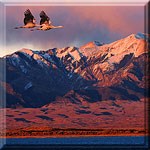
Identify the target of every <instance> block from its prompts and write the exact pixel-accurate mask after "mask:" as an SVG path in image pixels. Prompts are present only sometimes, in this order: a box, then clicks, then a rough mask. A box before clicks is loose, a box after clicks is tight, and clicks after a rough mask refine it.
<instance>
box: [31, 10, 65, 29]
mask: <svg viewBox="0 0 150 150" xmlns="http://www.w3.org/2000/svg"><path fill="white" fill-rule="evenodd" d="M40 18H41V20H40V25H41V27H40V28H37V29H36V30H43V31H46V30H50V29H57V28H63V26H53V25H52V22H51V21H50V18H49V17H48V16H47V15H46V13H45V12H44V11H41V13H40ZM31 31H34V30H31Z"/></svg>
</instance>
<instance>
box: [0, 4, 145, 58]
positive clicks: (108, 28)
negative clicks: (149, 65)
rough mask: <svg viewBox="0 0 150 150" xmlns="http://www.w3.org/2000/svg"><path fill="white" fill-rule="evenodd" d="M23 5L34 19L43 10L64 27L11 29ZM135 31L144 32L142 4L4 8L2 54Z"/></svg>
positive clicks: (17, 23) (114, 37)
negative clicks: (4, 38)
mask: <svg viewBox="0 0 150 150" xmlns="http://www.w3.org/2000/svg"><path fill="white" fill-rule="evenodd" d="M27 8H29V9H30V10H31V12H32V13H33V15H34V16H35V18H36V20H37V22H39V21H40V18H39V13H40V11H41V10H44V11H45V12H46V13H47V14H48V16H50V19H51V20H52V22H53V24H54V25H63V26H64V28H63V29H54V30H50V31H45V32H44V31H35V32H31V31H30V30H28V29H20V30H15V29H13V28H14V27H16V26H21V25H23V18H24V15H23V13H24V11H25V10H26V9H27ZM136 32H144V6H143V7H139V6H7V7H6V43H7V45H6V46H7V48H8V49H7V52H6V53H10V52H13V51H15V50H16V49H18V48H20V49H21V48H22V47H26V48H31V49H32V48H33V49H36V50H41V49H44V50H46V49H49V48H53V47H65V46H81V45H83V44H85V43H87V42H89V41H94V40H98V41H101V42H105V43H109V42H112V41H115V40H117V39H120V38H123V37H125V36H127V35H129V34H132V33H136ZM74 44H75V45H74ZM9 49H11V50H9ZM12 49H14V50H12ZM0 55H2V54H1V53H0Z"/></svg>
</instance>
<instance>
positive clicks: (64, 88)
mask: <svg viewBox="0 0 150 150" xmlns="http://www.w3.org/2000/svg"><path fill="white" fill-rule="evenodd" d="M148 40H149V38H148V37H147V36H146V35H144V34H141V33H139V34H136V35H135V34H132V35H130V36H128V37H126V38H124V39H121V40H118V41H116V42H113V43H110V44H104V43H100V42H97V41H94V42H89V43H87V44H85V45H83V46H81V47H80V48H77V47H65V48H61V49H58V48H54V49H49V50H47V51H33V50H30V49H22V50H19V51H17V52H15V53H13V54H11V55H7V56H5V57H3V58H1V61H6V86H5V84H4V81H0V85H1V86H2V87H3V88H4V89H6V93H7V95H6V96H7V107H17V106H21V107H41V106H44V105H48V104H50V103H52V102H57V101H62V100H66V101H71V102H72V103H83V102H84V101H86V102H89V103H93V102H97V101H103V100H133V101H140V99H141V98H143V97H145V94H146V92H147V90H148V87H146V86H145V85H146V80H147V79H148V76H147V72H146V70H147V69H146V67H147V66H148V60H147V58H148V46H147V43H148Z"/></svg>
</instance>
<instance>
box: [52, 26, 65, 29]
mask: <svg viewBox="0 0 150 150" xmlns="http://www.w3.org/2000/svg"><path fill="white" fill-rule="evenodd" d="M54 28H55V29H57V28H63V26H54Z"/></svg>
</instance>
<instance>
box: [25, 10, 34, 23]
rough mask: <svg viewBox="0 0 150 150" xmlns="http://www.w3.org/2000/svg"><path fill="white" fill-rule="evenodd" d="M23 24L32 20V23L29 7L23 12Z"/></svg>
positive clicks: (32, 17)
mask: <svg viewBox="0 0 150 150" xmlns="http://www.w3.org/2000/svg"><path fill="white" fill-rule="evenodd" d="M24 16H25V18H24V24H25V25H26V24H27V23H29V22H32V23H33V19H34V16H33V15H32V13H31V11H30V10H29V9H27V10H26V11H25V12H24Z"/></svg>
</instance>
